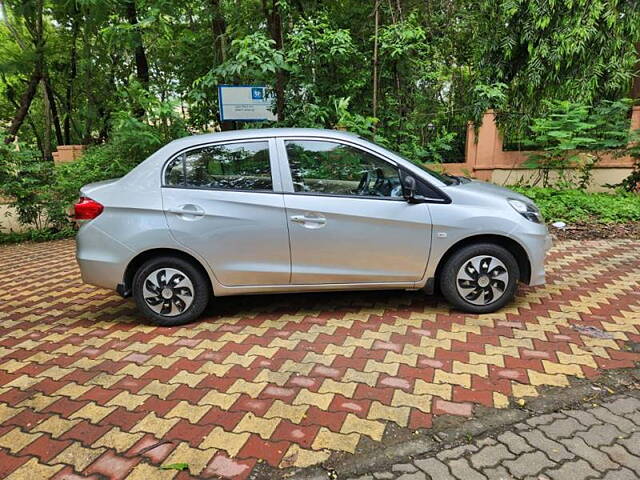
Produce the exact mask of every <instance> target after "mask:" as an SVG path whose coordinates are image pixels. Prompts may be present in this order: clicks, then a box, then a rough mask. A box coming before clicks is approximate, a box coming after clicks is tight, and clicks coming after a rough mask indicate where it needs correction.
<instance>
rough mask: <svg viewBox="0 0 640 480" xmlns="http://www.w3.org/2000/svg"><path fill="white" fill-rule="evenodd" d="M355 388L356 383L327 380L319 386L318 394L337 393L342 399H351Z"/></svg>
mask: <svg viewBox="0 0 640 480" xmlns="http://www.w3.org/2000/svg"><path fill="white" fill-rule="evenodd" d="M357 387H358V384H357V383H342V382H336V381H335V380H332V379H331V378H327V379H325V381H324V382H322V385H320V388H319V389H318V393H339V394H340V395H342V396H344V397H348V398H353V393H354V392H355V391H356V388H357Z"/></svg>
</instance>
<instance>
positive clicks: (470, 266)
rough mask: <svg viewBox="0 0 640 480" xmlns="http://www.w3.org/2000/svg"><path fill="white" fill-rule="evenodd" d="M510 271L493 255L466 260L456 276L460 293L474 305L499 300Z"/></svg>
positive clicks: (505, 286)
mask: <svg viewBox="0 0 640 480" xmlns="http://www.w3.org/2000/svg"><path fill="white" fill-rule="evenodd" d="M508 283H509V273H508V272H507V268H506V267H505V265H504V263H502V261H501V260H499V259H498V258H496V257H493V256H491V255H479V256H476V257H473V258H470V259H469V260H466V261H465V262H464V263H463V264H462V266H461V267H460V269H459V270H458V274H457V276H456V287H457V288H458V293H459V294H460V296H461V297H462V298H464V299H465V300H466V301H467V302H469V303H471V304H473V305H489V304H491V303H493V302H495V301H497V300H498V299H499V298H500V297H502V295H504V292H505V290H506V288H507V284H508Z"/></svg>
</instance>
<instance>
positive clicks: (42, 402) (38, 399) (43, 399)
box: [0, 392, 60, 423]
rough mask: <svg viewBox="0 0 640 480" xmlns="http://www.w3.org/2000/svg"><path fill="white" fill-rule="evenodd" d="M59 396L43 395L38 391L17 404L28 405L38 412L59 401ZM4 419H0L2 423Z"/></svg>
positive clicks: (20, 405)
mask: <svg viewBox="0 0 640 480" xmlns="http://www.w3.org/2000/svg"><path fill="white" fill-rule="evenodd" d="M59 398H60V397H55V396H48V395H43V394H42V393H40V392H38V393H36V394H35V395H33V396H31V397H29V398H26V399H24V400H23V401H21V402H20V403H18V404H17V405H16V406H17V407H28V408H30V409H32V410H35V411H36V412H39V411H40V410H42V409H43V408H46V407H48V406H49V405H51V404H52V403H53V402H55V401H57V400H58V399H59ZM3 421H4V420H1V419H0V423H2V422H3Z"/></svg>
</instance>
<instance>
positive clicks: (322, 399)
mask: <svg viewBox="0 0 640 480" xmlns="http://www.w3.org/2000/svg"><path fill="white" fill-rule="evenodd" d="M333 396H334V394H333V393H316V392H311V391H309V390H307V389H306V388H303V389H301V390H300V392H299V393H298V395H297V396H296V398H294V399H293V402H292V403H293V405H313V406H315V407H318V408H320V409H321V410H326V409H327V408H329V405H330V404H331V401H332V400H333Z"/></svg>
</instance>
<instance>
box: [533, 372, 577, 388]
mask: <svg viewBox="0 0 640 480" xmlns="http://www.w3.org/2000/svg"><path fill="white" fill-rule="evenodd" d="M528 373H529V381H530V382H531V384H532V385H552V386H556V387H566V386H568V385H569V380H567V377H566V375H563V374H555V375H550V374H546V373H540V372H537V371H535V370H528Z"/></svg>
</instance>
